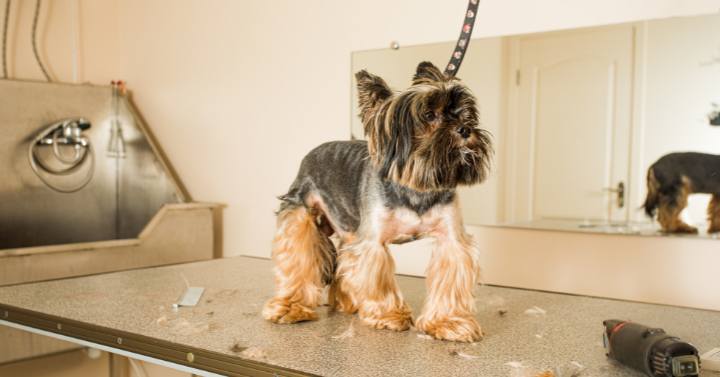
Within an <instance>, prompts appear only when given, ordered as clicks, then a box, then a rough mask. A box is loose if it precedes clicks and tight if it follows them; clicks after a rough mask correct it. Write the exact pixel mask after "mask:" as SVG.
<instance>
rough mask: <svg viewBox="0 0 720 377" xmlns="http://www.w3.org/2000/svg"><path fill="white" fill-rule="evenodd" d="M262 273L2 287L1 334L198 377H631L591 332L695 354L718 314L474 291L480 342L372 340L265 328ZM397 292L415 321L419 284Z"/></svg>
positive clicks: (189, 269) (225, 271)
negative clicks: (614, 325)
mask: <svg viewBox="0 0 720 377" xmlns="http://www.w3.org/2000/svg"><path fill="white" fill-rule="evenodd" d="M271 267H272V264H271V262H270V261H268V260H263V259H255V258H247V257H236V258H228V259H219V260H212V261H206V262H195V263H189V264H183V265H175V266H168V267H157V268H148V269H142V270H133V271H125V272H117V273H109V274H104V275H95V276H88V277H81V278H72V279H65V280H56V281H48V282H40V283H31V284H23V285H15V286H7V287H3V288H0V324H2V325H6V326H10V327H15V328H19V329H23V330H26V331H30V332H34V333H39V334H43V335H47V336H51V337H55V338H60V339H63V340H67V341H71V342H75V343H78V344H81V345H87V346H92V347H96V348H99V349H102V350H106V351H109V352H112V353H116V354H120V355H123V356H128V357H131V358H135V359H140V360H144V361H149V362H154V363H157V364H161V365H165V366H168V367H171V368H175V369H178V370H183V371H187V372H191V373H194V374H197V375H203V376H216V375H227V376H241V375H251V376H276V375H288V376H299V375H324V376H392V375H403V376H405V375H407V376H410V375H412V376H501V377H507V376H511V373H512V372H513V367H512V366H510V365H508V363H511V362H522V363H523V364H524V365H527V366H532V367H536V368H538V369H540V368H553V367H556V366H559V365H562V364H568V363H572V362H576V363H579V364H582V365H583V366H585V367H586V368H587V369H586V370H585V371H584V372H583V373H582V376H604V377H613V376H642V375H641V374H640V373H637V372H634V371H632V370H630V369H627V368H625V367H623V366H619V365H617V364H614V363H611V362H609V361H608V360H607V359H606V357H605V353H604V350H603V346H602V340H601V339H602V336H601V334H602V331H603V326H602V321H603V320H604V319H610V318H618V319H630V320H633V321H636V322H640V323H644V324H647V325H650V326H657V327H662V328H664V329H665V330H666V331H667V332H668V333H670V334H673V335H677V336H679V337H681V338H682V339H683V340H686V341H689V342H691V343H693V344H694V345H695V346H696V347H698V349H699V350H700V352H701V353H702V352H705V351H707V350H709V349H711V348H713V347H718V346H720V313H718V312H712V311H704V310H694V309H687V308H678V307H669V306H661V305H650V304H640V303H632V302H622V301H614V300H605V299H598V298H589V297H580V296H570V295H562V294H553V293H545V292H537V291H529V290H521V289H510V288H499V287H490V286H483V287H480V288H479V289H478V292H479V294H478V314H477V317H478V319H479V321H480V323H481V325H482V326H483V329H484V331H485V333H486V336H485V339H483V340H482V341H481V342H479V343H475V344H456V343H450V342H443V341H437V340H433V339H428V338H427V337H426V336H423V335H422V334H419V333H418V332H416V331H414V330H410V331H406V332H402V333H396V332H391V331H378V330H373V329H370V328H368V327H365V326H364V325H363V324H362V323H361V322H360V321H359V320H358V319H357V318H355V317H354V316H349V315H344V314H340V313H329V312H328V309H327V307H321V308H320V309H319V312H320V316H321V319H320V320H319V321H314V322H306V323H301V324H296V325H276V324H272V323H269V322H266V321H265V320H263V319H262V317H261V316H260V310H261V308H262V305H263V303H264V302H265V300H267V299H268V298H269V297H270V296H271V295H272V293H273V277H272V273H271ZM589 278H590V277H589ZM398 281H399V284H400V287H401V288H402V290H403V293H404V295H405V297H406V299H407V301H408V302H409V304H410V305H411V306H412V308H413V310H414V313H415V315H417V313H419V311H420V308H421V304H422V300H423V297H424V291H425V288H424V279H421V278H414V277H404V276H400V277H398ZM187 286H199V287H205V289H206V290H205V293H204V294H203V296H202V298H201V300H200V303H199V304H198V305H197V306H195V307H181V308H179V309H177V310H176V309H173V303H175V302H177V301H178V299H179V297H180V296H181V295H182V294H183V292H184V291H185V289H186V287H187ZM504 310H507V312H506V313H505V314H504V315H501V314H500V312H501V311H504ZM511 365H512V364H511ZM515 365H517V364H515ZM702 376H716V374H711V373H709V372H704V373H703V374H702Z"/></svg>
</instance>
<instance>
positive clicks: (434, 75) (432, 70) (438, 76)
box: [412, 62, 448, 85]
mask: <svg viewBox="0 0 720 377" xmlns="http://www.w3.org/2000/svg"><path fill="white" fill-rule="evenodd" d="M447 79H448V78H447V76H445V74H443V73H442V72H441V71H440V70H439V69H438V67H436V66H435V65H434V64H433V63H430V62H421V63H420V64H418V66H417V70H415V76H413V81H412V83H413V85H417V84H427V83H431V82H437V81H447Z"/></svg>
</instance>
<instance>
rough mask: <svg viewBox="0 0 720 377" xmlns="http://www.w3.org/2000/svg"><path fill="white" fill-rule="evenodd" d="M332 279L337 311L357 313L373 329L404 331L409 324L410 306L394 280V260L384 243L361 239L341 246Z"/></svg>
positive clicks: (410, 319)
mask: <svg viewBox="0 0 720 377" xmlns="http://www.w3.org/2000/svg"><path fill="white" fill-rule="evenodd" d="M335 279H336V283H337V285H336V298H337V306H338V309H339V310H341V311H343V312H346V313H354V312H357V313H358V316H359V317H360V319H362V321H363V322H364V323H366V324H368V325H370V326H372V327H374V328H376V329H389V330H395V331H404V330H407V329H409V328H410V325H412V316H411V311H410V307H409V306H408V305H407V304H406V303H405V301H404V300H403V297H402V294H401V293H400V290H399V288H398V286H397V282H396V281H395V262H394V261H393V259H392V255H390V251H389V250H388V249H387V246H385V245H384V244H382V243H380V242H376V241H369V240H360V241H355V242H351V243H348V244H346V245H344V246H343V247H342V248H340V250H339V253H338V267H337V274H336V278H335Z"/></svg>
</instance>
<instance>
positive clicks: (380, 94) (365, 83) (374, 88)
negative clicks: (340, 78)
mask: <svg viewBox="0 0 720 377" xmlns="http://www.w3.org/2000/svg"><path fill="white" fill-rule="evenodd" d="M355 80H356V81H357V88H358V102H359V103H358V106H359V107H360V119H361V120H362V123H363V128H364V130H365V136H366V137H367V138H368V143H369V145H368V147H369V150H370V155H371V156H373V158H374V157H375V153H376V151H377V149H376V145H375V141H376V134H377V132H378V130H377V129H376V127H375V114H376V113H377V111H378V109H379V108H380V105H381V104H382V103H383V102H385V101H386V100H387V99H388V98H390V96H392V91H391V90H390V87H388V85H387V83H385V80H383V79H382V78H380V77H378V76H375V75H373V74H370V73H368V71H366V70H364V69H363V70H362V71H360V72H358V73H356V74H355Z"/></svg>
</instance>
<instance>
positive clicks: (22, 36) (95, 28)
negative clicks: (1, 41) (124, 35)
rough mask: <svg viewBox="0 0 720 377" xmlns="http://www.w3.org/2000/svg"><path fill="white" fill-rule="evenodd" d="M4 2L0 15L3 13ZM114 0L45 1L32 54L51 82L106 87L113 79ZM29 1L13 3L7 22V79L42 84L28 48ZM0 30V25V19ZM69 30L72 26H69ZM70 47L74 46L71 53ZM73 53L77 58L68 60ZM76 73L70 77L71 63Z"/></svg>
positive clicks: (116, 70)
mask: <svg viewBox="0 0 720 377" xmlns="http://www.w3.org/2000/svg"><path fill="white" fill-rule="evenodd" d="M4 10H5V2H4V1H3V2H2V3H1V8H0V12H4ZM117 11H118V1H117V0H102V1H90V0H84V1H80V0H52V1H48V0H45V1H43V2H42V6H41V8H40V15H39V18H38V29H37V40H38V50H39V53H40V56H41V58H42V59H43V61H44V63H45V65H46V68H47V69H48V71H49V73H50V75H51V76H52V78H53V79H54V80H58V81H62V82H92V83H95V84H109V83H110V81H111V80H112V79H113V78H118V76H117V75H119V74H120V70H121V69H120V65H119V62H118V59H117V57H118V55H119V50H118V34H119V33H120V31H121V30H120V29H119V24H120V19H119V18H118V16H117ZM34 13H35V1H18V0H16V1H13V2H12V3H11V10H10V22H9V23H8V40H7V42H8V44H7V59H8V74H9V76H10V77H11V78H16V79H38V80H44V79H45V77H44V76H42V73H41V71H40V68H39V67H38V65H37V64H36V63H35V58H34V55H33V50H32V44H31V40H32V39H31V30H32V21H33V16H34ZM0 25H2V20H0ZM73 25H75V26H73ZM74 47H77V48H75V49H74ZM73 51H77V59H74V57H73ZM74 61H77V65H76V66H77V70H75V72H77V74H76V75H75V76H73V72H74V70H73V62H74Z"/></svg>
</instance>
